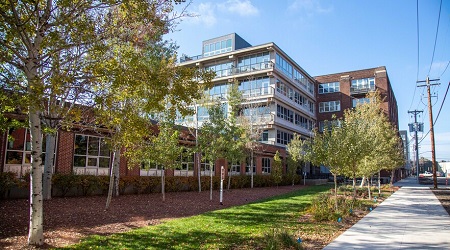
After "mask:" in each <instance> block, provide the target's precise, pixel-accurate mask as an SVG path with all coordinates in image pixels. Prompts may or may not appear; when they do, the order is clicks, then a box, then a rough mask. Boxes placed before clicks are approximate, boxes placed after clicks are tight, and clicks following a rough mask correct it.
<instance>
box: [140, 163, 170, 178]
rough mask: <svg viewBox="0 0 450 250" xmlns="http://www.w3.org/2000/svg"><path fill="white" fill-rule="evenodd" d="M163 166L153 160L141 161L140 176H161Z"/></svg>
mask: <svg viewBox="0 0 450 250" xmlns="http://www.w3.org/2000/svg"><path fill="white" fill-rule="evenodd" d="M162 171H164V170H163V167H162V166H161V165H158V164H156V163H154V162H152V161H145V162H142V163H141V170H140V176H161V174H162Z"/></svg>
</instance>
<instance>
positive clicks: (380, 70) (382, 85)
mask: <svg viewBox="0 0 450 250" xmlns="http://www.w3.org/2000/svg"><path fill="white" fill-rule="evenodd" d="M369 77H375V86H376V89H377V90H378V91H379V92H380V94H381V97H382V98H385V100H384V102H383V103H382V104H381V105H380V108H381V109H383V111H384V112H385V113H386V115H388V117H389V120H390V121H391V122H392V123H393V124H395V125H396V126H397V127H398V113H397V101H396V100H395V96H394V92H393V91H392V88H391V84H390V82H389V78H388V75H387V73H386V67H384V66H382V67H377V68H371V69H363V70H356V71H349V72H342V73H337V74H330V75H323V76H316V77H315V79H316V81H317V82H318V84H317V87H316V93H317V102H316V110H317V121H318V122H319V121H324V120H331V119H332V115H333V114H334V115H336V117H337V118H340V117H342V116H343V110H345V109H348V108H352V99H353V97H354V98H363V97H364V96H365V94H360V95H353V96H351V95H350V86H351V81H352V79H361V78H369ZM329 82H339V83H340V92H338V93H330V94H319V89H318V85H319V84H320V83H329ZM337 100H340V101H341V111H340V112H328V113H319V103H320V102H328V101H337Z"/></svg>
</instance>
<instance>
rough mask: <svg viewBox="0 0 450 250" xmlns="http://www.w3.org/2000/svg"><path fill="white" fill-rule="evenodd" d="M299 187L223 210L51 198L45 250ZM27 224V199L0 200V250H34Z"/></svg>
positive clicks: (180, 202)
mask: <svg viewBox="0 0 450 250" xmlns="http://www.w3.org/2000/svg"><path fill="white" fill-rule="evenodd" d="M303 187H304V186H297V185H296V186H283V187H278V188H276V187H273V188H254V189H233V190H229V191H224V202H223V205H220V204H219V193H218V191H214V193H213V201H210V200H209V191H202V192H201V193H199V192H179V193H167V194H166V201H165V202H163V201H162V196H161V194H141V195H123V196H120V197H114V198H113V199H112V202H111V206H110V210H109V211H105V210H104V207H105V203H106V197H105V196H92V197H67V198H53V199H52V200H50V201H45V202H44V212H45V217H44V232H45V233H44V237H45V245H44V247H43V248H53V247H62V246H67V245H70V244H75V243H78V242H79V241H80V240H81V239H82V238H84V237H87V236H89V235H93V234H98V235H108V234H112V233H119V232H125V231H129V230H131V229H134V228H139V227H143V226H148V225H156V224H159V223H160V222H161V221H162V220H165V219H173V218H180V217H187V216H192V215H197V214H201V213H204V212H207V211H212V210H218V209H223V208H227V207H231V206H237V205H243V204H247V203H250V202H254V201H257V200H260V199H263V198H267V197H271V196H275V195H279V194H284V193H288V192H291V191H294V190H298V189H301V188H303ZM393 191H395V190H393ZM433 192H434V194H435V195H436V197H437V198H438V199H439V200H440V202H441V203H442V205H443V206H444V208H445V209H446V210H447V212H448V213H449V214H450V189H438V190H433ZM365 214H367V212H358V211H355V216H351V217H349V218H347V219H345V220H344V221H343V222H342V223H341V226H342V228H341V230H340V231H341V233H342V232H344V231H345V230H347V229H348V228H350V227H351V226H352V225H353V224H355V223H356V222H357V221H358V220H359V219H361V218H362V217H364V215H365ZM301 219H302V218H301ZM303 219H308V218H307V217H305V218H303ZM28 220H29V204H28V200H27V199H21V200H0V249H34V248H33V247H29V246H28V245H27V233H28ZM309 237H312V238H311V239H309V240H310V241H311V243H313V242H314V245H310V246H309V247H307V248H309V249H321V248H322V247H324V246H326V245H327V244H328V243H329V242H330V241H331V240H332V238H335V237H337V235H333V237H332V238H330V239H323V237H322V236H321V238H317V239H316V238H314V236H309Z"/></svg>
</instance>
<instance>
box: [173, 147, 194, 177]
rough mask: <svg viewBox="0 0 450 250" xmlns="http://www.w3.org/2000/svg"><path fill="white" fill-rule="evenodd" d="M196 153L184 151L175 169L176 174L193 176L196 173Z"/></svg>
mask: <svg viewBox="0 0 450 250" xmlns="http://www.w3.org/2000/svg"><path fill="white" fill-rule="evenodd" d="M194 159H195V154H194V153H192V154H188V153H187V151H184V152H183V153H182V154H181V156H180V162H179V163H180V164H179V165H178V166H177V167H176V168H175V170H174V176H193V175H194Z"/></svg>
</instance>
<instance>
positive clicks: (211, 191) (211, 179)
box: [209, 162, 213, 201]
mask: <svg viewBox="0 0 450 250" xmlns="http://www.w3.org/2000/svg"><path fill="white" fill-rule="evenodd" d="M212 169H213V163H212V162H209V176H210V177H211V178H210V185H209V200H210V201H212V198H213V174H212Z"/></svg>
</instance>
